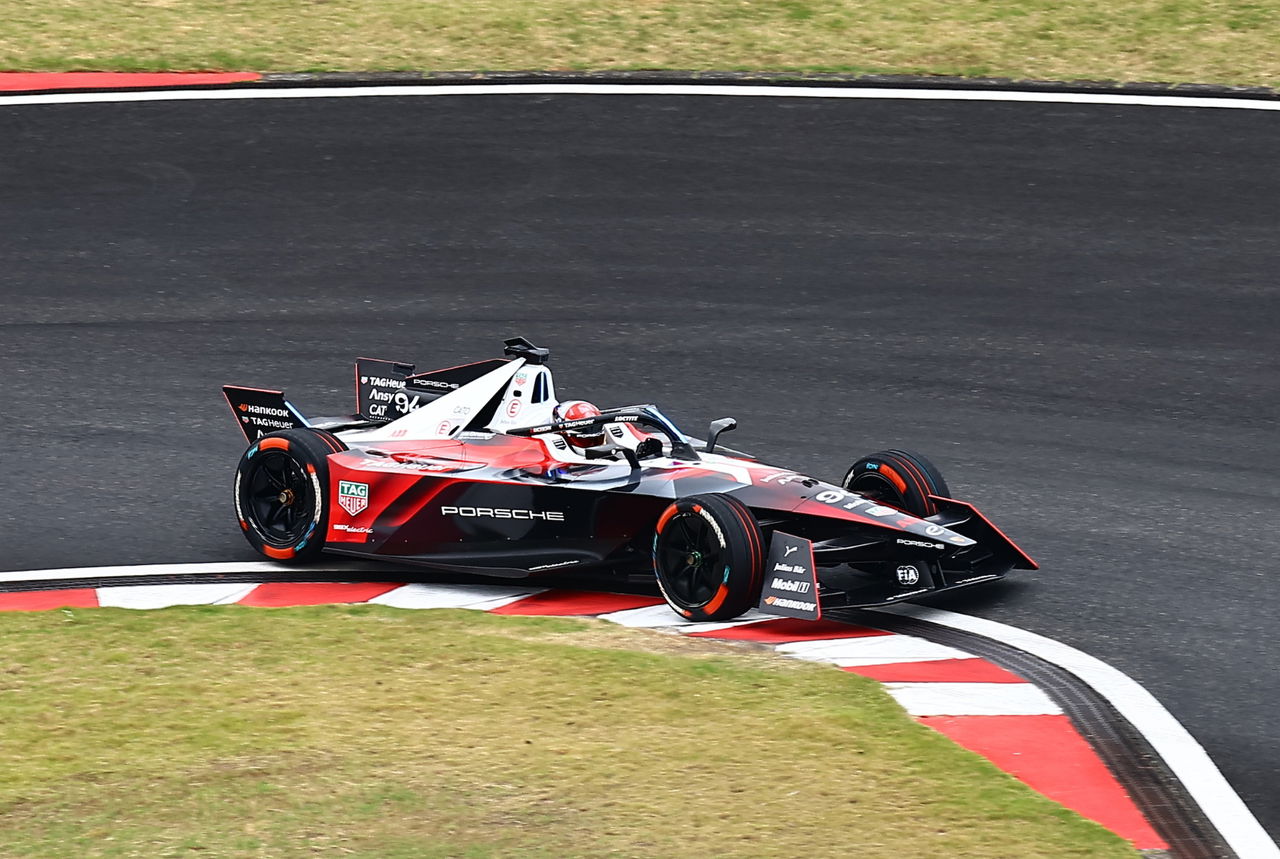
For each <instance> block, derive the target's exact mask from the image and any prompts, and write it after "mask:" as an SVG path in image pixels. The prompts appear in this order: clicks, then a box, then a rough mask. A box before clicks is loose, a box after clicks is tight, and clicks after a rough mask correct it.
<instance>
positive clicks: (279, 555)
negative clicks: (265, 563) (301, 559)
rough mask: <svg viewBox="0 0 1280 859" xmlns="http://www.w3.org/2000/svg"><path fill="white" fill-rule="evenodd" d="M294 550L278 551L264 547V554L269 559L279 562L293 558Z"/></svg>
mask: <svg viewBox="0 0 1280 859" xmlns="http://www.w3.org/2000/svg"><path fill="white" fill-rule="evenodd" d="M293 551H294V550H293V549H276V548H273V547H271V546H263V547H262V554H264V555H266V556H267V557H268V558H275V559H276V560H277V561H283V560H285V559H287V558H292V557H293Z"/></svg>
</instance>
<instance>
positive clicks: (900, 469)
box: [840, 450, 950, 518]
mask: <svg viewBox="0 0 1280 859" xmlns="http://www.w3.org/2000/svg"><path fill="white" fill-rule="evenodd" d="M866 475H875V483H876V484H878V485H880V486H883V487H885V488H887V489H889V490H890V491H891V492H894V493H895V494H896V495H897V500H894V499H891V498H882V499H881V500H883V501H884V502H885V503H887V504H892V505H894V506H897V507H900V508H901V509H902V510H904V511H906V512H908V513H910V514H912V515H913V516H919V517H920V518H925V517H927V516H932V515H933V514H934V513H937V512H938V507H937V505H936V504H935V503H934V502H933V501H932V500H930V498H929V496H930V495H938V496H943V497H946V496H948V495H949V494H950V492H949V490H948V489H947V484H946V481H944V480H943V479H942V473H941V472H940V471H939V470H938V468H937V466H935V465H934V464H933V463H931V462H930V461H929V460H928V459H926V458H925V457H923V456H921V455H920V454H918V453H912V452H910V451H902V450H882V451H879V452H877V453H873V454H870V455H869V456H864V457H863V458H862V459H859V460H858V461H857V462H855V463H854V464H853V465H852V466H850V468H849V470H848V471H847V472H845V475H844V480H843V481H841V484H840V485H841V486H842V487H843V488H844V489H846V490H848V491H850V492H858V491H859V490H858V489H856V488H854V484H855V483H858V482H860V478H861V482H862V483H863V484H864V485H865V484H866V483H867V481H866Z"/></svg>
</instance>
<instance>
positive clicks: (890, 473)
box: [880, 464, 907, 492]
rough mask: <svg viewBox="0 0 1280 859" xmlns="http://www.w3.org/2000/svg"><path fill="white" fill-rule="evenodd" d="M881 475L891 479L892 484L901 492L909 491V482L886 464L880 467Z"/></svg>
mask: <svg viewBox="0 0 1280 859" xmlns="http://www.w3.org/2000/svg"><path fill="white" fill-rule="evenodd" d="M880 473H881V474H883V475H884V476H885V477H887V478H889V480H890V482H892V483H893V485H894V486H896V487H898V491H899V492H906V491H907V481H905V480H903V479H902V475H901V474H899V473H898V472H896V471H894V470H893V469H892V468H890V467H889V466H887V465H884V464H881V466H880Z"/></svg>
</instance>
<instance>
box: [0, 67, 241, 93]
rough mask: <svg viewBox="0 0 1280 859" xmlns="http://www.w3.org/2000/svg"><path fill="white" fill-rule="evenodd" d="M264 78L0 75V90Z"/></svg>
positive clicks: (220, 74)
mask: <svg viewBox="0 0 1280 859" xmlns="http://www.w3.org/2000/svg"><path fill="white" fill-rule="evenodd" d="M261 79H262V75H260V74H258V73H257V72H157V73H152V72H136V73H135V72H0V90H8V91H11V92H13V91H18V90H41V89H104V88H117V87H148V88H150V87H170V86H192V85H198V84H204V85H208V84H233V83H244V82H247V81H256V80H261Z"/></svg>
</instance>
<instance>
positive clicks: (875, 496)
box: [845, 471, 907, 509]
mask: <svg viewBox="0 0 1280 859" xmlns="http://www.w3.org/2000/svg"><path fill="white" fill-rule="evenodd" d="M845 489H848V490H849V491H850V492H856V493H858V494H859V495H862V496H865V497H867V498H870V499H871V500H872V501H879V502H881V503H883V504H888V505H890V506H892V507H898V508H900V509H906V507H907V498H906V495H905V494H903V493H902V492H901V491H900V490H899V489H898V487H897V486H894V485H893V482H892V481H890V480H889V478H887V477H885V476H884V475H883V474H881V473H880V472H878V471H864V472H861V473H859V474H858V476H857V477H855V478H854V479H853V480H850V481H849V484H848V485H847V486H846V487H845Z"/></svg>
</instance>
